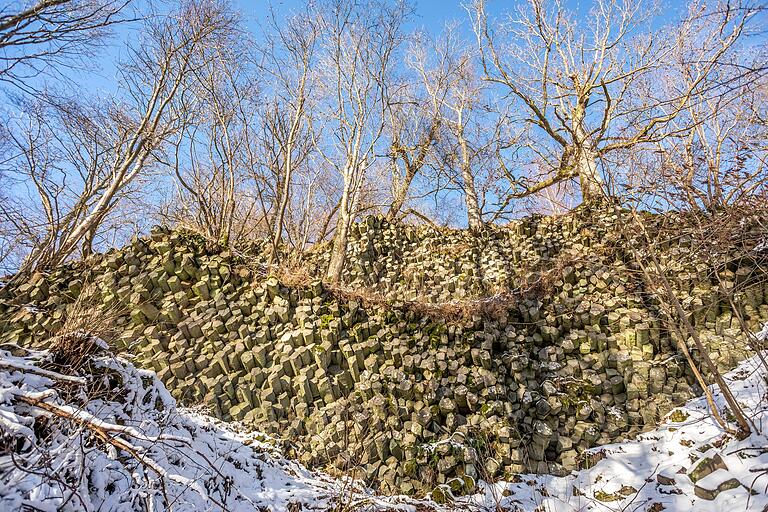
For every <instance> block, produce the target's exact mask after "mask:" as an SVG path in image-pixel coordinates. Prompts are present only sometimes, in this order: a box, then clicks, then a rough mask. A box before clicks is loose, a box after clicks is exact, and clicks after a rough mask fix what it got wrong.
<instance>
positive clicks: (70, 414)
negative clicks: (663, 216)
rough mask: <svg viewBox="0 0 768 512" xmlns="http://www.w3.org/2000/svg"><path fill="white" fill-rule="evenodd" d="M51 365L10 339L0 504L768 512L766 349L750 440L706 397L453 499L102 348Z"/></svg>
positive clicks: (746, 398)
mask: <svg viewBox="0 0 768 512" xmlns="http://www.w3.org/2000/svg"><path fill="white" fill-rule="evenodd" d="M761 334H765V335H766V336H768V327H766V329H764V333H761ZM3 349H8V350H3ZM50 359H51V356H50V354H49V353H47V352H27V351H23V350H22V349H19V348H18V347H16V348H10V347H8V346H0V511H15V510H44V511H49V510H50V511H53V510H77V511H79V510H94V511H95V510H99V511H104V512H113V511H114V512H118V511H119V512H122V511H134V510H151V511H162V510H174V511H195V512H202V511H207V510H231V511H283V510H285V511H289V512H295V511H299V510H308V511H311V510H341V511H353V510H374V509H385V508H386V509H389V510H393V509H399V510H410V511H417V510H418V511H426V510H438V511H441V510H442V511H445V510H493V511H502V510H509V511H531V512H533V511H536V512H560V511H563V512H569V511H618V510H624V511H648V512H659V511H662V510H667V511H702V512H710V511H712V512H714V511H727V512H736V511H742V510H754V511H768V437H766V432H768V385H767V384H766V372H765V369H764V368H763V367H762V366H761V363H760V360H759V359H758V357H754V358H752V359H749V360H747V361H744V362H743V363H741V364H740V365H739V366H738V367H737V368H736V369H735V370H734V371H732V372H730V373H729V374H728V375H727V376H726V378H727V380H728V381H729V382H730V384H731V386H732V389H733V391H734V393H735V395H736V396H737V399H738V400H739V402H740V403H741V404H742V406H743V407H744V409H745V412H746V413H747V415H748V416H749V417H750V418H752V421H753V423H754V428H753V433H752V435H750V436H749V437H748V438H746V439H743V440H738V439H735V438H734V437H733V436H731V435H729V434H726V433H725V432H724V431H723V430H722V429H721V428H720V427H719V426H718V425H717V424H716V423H715V422H714V421H713V420H712V419H711V418H710V416H709V411H708V409H707V404H706V401H705V400H704V398H699V399H695V400H692V401H691V402H689V403H688V404H687V405H686V406H685V407H681V408H678V409H677V410H675V411H673V412H672V413H671V414H670V415H669V416H668V418H667V419H666V421H665V422H664V423H663V424H662V425H661V426H660V427H659V428H658V429H656V430H654V431H652V432H649V433H646V434H644V435H642V436H640V437H639V438H638V439H637V440H635V441H630V442H624V443H620V444H614V445H608V446H604V447H601V448H598V449H593V450H591V451H590V453H591V454H593V458H594V460H599V461H598V462H597V463H596V464H595V465H594V466H593V467H592V468H591V469H587V470H583V471H580V472H577V473H573V474H571V475H570V476H566V477H554V476H546V475H519V476H518V477H517V478H515V479H514V480H515V481H514V482H499V483H496V484H492V485H484V486H483V488H482V491H483V492H481V493H479V494H477V495H474V496H469V497H463V498H457V499H456V500H455V501H454V503H452V504H449V505H443V506H440V505H436V504H434V503H431V502H428V501H426V500H425V501H414V500H409V499H407V498H404V497H390V498H381V497H376V496H374V495H373V494H372V493H371V492H370V491H368V490H366V489H364V488H363V486H362V485H360V484H353V483H351V482H350V480H348V479H334V478H332V477H330V476H328V475H324V474H322V473H318V472H311V471H308V470H306V469H304V468H303V467H301V466H300V465H298V464H296V463H293V462H291V461H288V460H287V459H285V458H284V457H282V456H281V454H280V453H279V450H278V449H277V448H275V444H274V443H273V442H272V441H271V440H270V439H269V438H268V437H266V436H264V435H262V434H258V433H251V434H248V433H243V432H240V431H238V430H237V429H236V428H233V426H232V425H228V424H226V423H223V422H220V421H217V420H214V419H212V418H210V417H207V416H205V415H203V414H201V413H199V412H197V411H192V410H187V409H181V408H176V405H175V402H174V400H173V399H172V398H171V397H170V395H169V394H168V392H167V390H166V389H165V388H164V387H163V385H162V383H160V382H159V381H158V379H157V377H156V376H155V374H154V373H152V372H147V371H143V370H139V369H136V368H135V367H133V366H132V365H131V364H130V363H128V362H126V361H124V360H122V359H119V358H115V357H113V356H109V355H100V356H93V357H92V358H90V359H89V361H90V363H89V367H88V369H87V370H85V371H82V372H80V375H79V376H72V375H69V376H63V375H60V374H59V373H58V372H57V371H56V370H55V367H54V366H52V365H51V364H50ZM41 366H43V367H45V369H43V368H42V367H41ZM116 390H117V391H116ZM713 392H714V394H715V398H716V401H717V404H718V406H719V407H720V408H721V410H722V409H723V408H724V403H723V400H722V397H721V396H720V395H719V393H718V392H717V389H716V388H713ZM603 455H604V457H603ZM601 457H602V458H601ZM692 478H693V479H695V480H696V482H695V483H694V482H693V481H692Z"/></svg>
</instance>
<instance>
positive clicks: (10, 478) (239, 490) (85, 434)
mask: <svg viewBox="0 0 768 512" xmlns="http://www.w3.org/2000/svg"><path fill="white" fill-rule="evenodd" d="M15 352H16V353H17V354H19V355H18V356H13V355H11V353H9V352H8V351H4V350H0V428H2V444H1V445H0V510H2V511H15V510H23V509H27V510H36V509H39V510H51V511H53V510H99V511H104V512H107V511H110V512H111V511H126V512H127V511H135V510H174V511H196V512H200V511H204V510H221V509H224V510H230V511H254V510H258V511H260V510H270V511H279V510H290V511H295V510H327V509H329V508H331V507H333V506H335V505H336V504H337V503H338V502H342V503H345V502H347V501H349V500H358V499H359V498H360V496H357V494H356V492H355V491H356V488H353V487H352V486H351V484H350V483H349V481H346V480H335V479H332V478H330V477H328V476H324V475H321V474H317V473H311V472H309V471H307V470H306V469H304V468H302V467H300V466H298V465H297V464H294V463H292V462H290V461H288V460H286V459H285V458H283V457H281V456H280V454H279V452H277V451H276V450H275V448H274V447H273V446H271V445H270V444H269V443H268V442H264V438H263V437H261V436H259V435H252V434H251V435H249V434H243V433H240V432H237V431H235V430H234V429H232V428H229V427H228V426H227V425H224V424H222V423H220V422H217V421H215V420H212V419H211V418H209V417H206V416H204V415H201V414H198V413H195V412H194V411H187V410H181V409H177V408H176V406H175V402H174V400H173V399H172V398H171V397H170V395H169V394H168V392H167V391H166V389H165V388H164V387H163V385H162V383H161V382H160V381H159V380H158V379H157V377H156V376H155V374H154V373H152V372H146V371H143V370H139V369H136V368H135V367H134V366H132V365H131V364H130V363H128V362H126V361H124V360H122V359H119V358H115V357H110V356H107V355H103V356H100V357H93V358H92V359H91V360H90V363H89V365H90V369H89V373H88V375H89V376H88V378H87V379H84V378H80V377H76V378H73V377H71V376H63V375H60V374H57V373H55V372H51V371H47V370H43V369H41V368H40V366H41V365H45V363H46V361H47V360H49V359H50V354H48V353H44V352H34V353H32V352H30V353H27V354H25V355H22V354H21V353H20V351H19V350H16V351H15ZM81 373H83V374H85V373H86V372H81ZM299 503H301V507H299V505H298V504H299Z"/></svg>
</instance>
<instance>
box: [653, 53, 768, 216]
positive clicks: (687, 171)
mask: <svg viewBox="0 0 768 512" xmlns="http://www.w3.org/2000/svg"><path fill="white" fill-rule="evenodd" d="M758 57H759V56H758ZM681 64H682V63H681ZM726 64H727V65H725V66H723V68H724V69H722V70H720V71H719V72H718V73H717V76H712V77H708V78H707V79H706V80H705V82H704V84H705V86H704V88H703V90H702V91H700V92H697V93H696V94H694V95H692V96H691V98H690V101H689V102H688V104H687V105H686V107H685V109H684V111H683V112H682V113H681V115H680V116H679V118H678V119H676V120H675V122H674V126H676V127H677V132H678V136H677V137H669V138H667V139H665V140H662V141H659V142H658V143H657V144H656V152H655V155H657V156H658V158H656V159H652V160H651V162H650V164H651V165H650V166H649V169H648V171H647V172H649V174H650V175H651V179H650V180H648V181H649V182H650V187H649V188H651V189H654V188H655V189H657V192H656V193H657V194H658V193H659V192H660V191H659V190H658V189H659V188H666V189H668V190H666V192H668V199H669V200H670V202H671V203H672V204H673V206H688V207H690V208H694V209H699V208H703V209H706V210H709V211H716V210H720V209H723V208H726V207H729V206H733V205H735V204H736V203H739V202H741V201H745V200H746V201H748V200H750V199H751V198H752V197H754V196H755V194H759V193H765V192H767V191H768V161H767V160H768V145H766V143H765V137H766V133H767V132H766V127H765V126H764V125H762V123H761V122H760V118H761V110H762V111H764V110H763V109H764V101H765V100H764V98H761V97H760V86H761V83H762V82H763V81H765V76H764V72H765V69H766V68H765V65H764V63H761V62H759V61H755V60H754V58H749V60H745V59H744V58H743V56H740V55H737V56H735V57H734V59H733V60H729V61H728V62H727V63H726ZM696 66H697V63H691V64H690V65H689V66H685V67H681V69H680V75H681V76H682V81H683V83H690V80H691V79H692V76H693V74H694V71H692V70H691V68H693V69H695V68H696ZM761 75H762V76H761Z"/></svg>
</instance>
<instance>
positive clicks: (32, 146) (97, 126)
mask: <svg viewBox="0 0 768 512" xmlns="http://www.w3.org/2000/svg"><path fill="white" fill-rule="evenodd" d="M233 23H234V17H233V16H232V13H231V12H230V11H229V10H228V8H227V7H226V6H225V5H224V4H217V3H213V2H207V1H205V2H194V1H192V2H187V3H184V4H183V5H182V6H181V7H180V8H179V9H178V10H177V11H175V12H173V13H171V14H169V15H167V16H162V17H155V18H153V19H152V20H151V21H148V22H147V23H146V25H145V29H144V32H143V35H142V37H141V40H140V41H139V43H138V44H136V45H135V46H134V47H133V48H132V49H131V51H130V58H129V59H128V61H127V62H126V63H125V64H123V65H122V66H121V69H120V72H121V77H122V83H123V87H124V90H123V99H121V100H118V99H116V100H113V101H106V102H103V103H101V104H98V105H96V106H93V105H88V103H87V101H85V100H83V101H70V102H66V103H63V102H58V103H56V104H52V103H51V102H47V103H40V104H37V105H33V106H32V107H30V109H29V110H28V112H27V113H26V114H25V115H23V116H21V117H20V121H19V122H18V123H17V126H16V129H15V134H14V135H13V139H14V144H15V146H16V151H15V156H14V158H13V159H12V160H11V162H10V164H9V165H8V167H9V168H10V170H9V174H13V175H14V176H15V177H16V178H17V179H20V180H22V181H23V182H24V183H26V184H28V185H29V190H30V200H29V201H24V202H23V205H22V206H23V208H22V209H21V210H17V212H18V213H21V215H24V218H22V219H19V218H16V219H15V220H16V221H18V222H20V223H24V222H25V221H26V215H27V213H28V212H29V211H30V210H32V211H33V213H34V214H35V215H37V218H38V219H39V222H30V223H27V227H28V228H29V230H30V236H29V237H28V239H29V240H30V245H31V247H30V251H29V254H28V256H27V257H26V259H25V260H24V262H23V263H22V264H21V266H20V268H19V272H18V275H23V274H25V273H27V272H28V271H31V270H34V269H40V268H48V267H53V266H56V265H58V264H60V263H62V262H63V261H65V260H66V259H67V258H69V257H70V256H71V255H72V254H73V253H74V252H76V250H77V249H78V247H82V248H83V250H84V252H85V253H88V252H89V251H90V244H91V243H92V241H93V239H94V237H95V236H96V233H97V232H98V231H99V228H100V226H101V225H102V223H103V222H104V220H105V219H106V218H107V217H108V216H109V215H110V214H111V213H112V212H114V211H115V208H116V207H117V206H118V204H119V203H120V202H121V200H122V199H123V198H124V197H125V194H126V192H127V191H128V190H129V189H130V187H131V186H132V185H133V184H134V183H136V181H137V180H138V179H139V178H140V177H142V176H145V175H146V173H147V172H148V170H149V169H151V168H152V167H154V166H155V165H156V164H157V163H158V162H159V159H160V156H161V154H162V152H163V151H164V150H165V149H166V147H167V144H168V142H169V140H170V138H171V137H172V136H173V135H174V134H176V133H178V131H179V129H180V128H181V126H182V124H183V120H182V119H181V118H180V116H179V114H180V113H179V111H178V110H177V109H174V108H173V103H174V101H175V100H177V99H178V96H179V95H181V94H182V91H183V90H184V87H185V84H186V83H187V80H188V78H189V77H190V76H191V74H192V73H194V72H195V71H196V70H199V69H201V67H202V66H203V64H204V63H203V62H201V60H200V58H199V57H200V55H201V54H200V51H199V50H200V47H201V46H202V45H206V44H209V43H211V42H215V41H216V40H217V39H218V37H217V36H218V35H219V34H221V33H223V32H226V31H229V30H231V28H232V26H233ZM33 202H34V203H36V204H35V205H34V206H31V204H33ZM0 213H2V214H3V215H7V214H10V215H14V210H11V209H4V210H3V211H2V212H0ZM83 244H85V245H83Z"/></svg>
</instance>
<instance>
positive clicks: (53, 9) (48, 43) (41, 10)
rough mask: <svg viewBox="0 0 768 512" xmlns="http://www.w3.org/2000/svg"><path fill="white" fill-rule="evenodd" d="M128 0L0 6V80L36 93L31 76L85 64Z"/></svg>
mask: <svg viewBox="0 0 768 512" xmlns="http://www.w3.org/2000/svg"><path fill="white" fill-rule="evenodd" d="M130 1H131V0H36V1H34V2H22V1H11V2H9V3H6V5H5V6H4V7H0V82H4V83H6V84H9V85H12V86H14V87H15V88H18V89H21V90H23V91H25V92H34V90H35V88H34V87H33V85H32V84H31V79H33V78H35V77H38V76H40V75H51V74H53V75H58V76H61V75H60V73H61V71H62V68H63V66H64V65H72V64H73V63H74V64H77V63H79V64H81V65H87V63H88V60H89V58H90V57H92V56H93V55H94V50H95V49H97V48H98V47H99V46H101V45H102V44H104V42H105V39H106V38H107V36H109V35H110V32H111V28H112V27H113V26H114V25H115V24H118V23H122V22H125V21H127V19H128V18H126V17H125V16H123V12H124V11H125V8H126V6H127V5H128V4H129V3H130Z"/></svg>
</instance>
